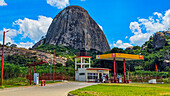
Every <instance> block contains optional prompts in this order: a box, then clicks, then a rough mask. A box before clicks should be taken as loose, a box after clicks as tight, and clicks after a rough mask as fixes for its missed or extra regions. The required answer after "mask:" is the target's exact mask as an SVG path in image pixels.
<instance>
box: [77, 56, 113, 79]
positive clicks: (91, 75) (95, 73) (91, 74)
mask: <svg viewBox="0 0 170 96" xmlns="http://www.w3.org/2000/svg"><path fill="white" fill-rule="evenodd" d="M90 60H91V56H78V57H75V80H76V81H87V82H95V81H97V80H98V81H99V80H101V79H103V81H105V80H106V79H108V78H109V71H110V69H107V68H91V65H90Z"/></svg>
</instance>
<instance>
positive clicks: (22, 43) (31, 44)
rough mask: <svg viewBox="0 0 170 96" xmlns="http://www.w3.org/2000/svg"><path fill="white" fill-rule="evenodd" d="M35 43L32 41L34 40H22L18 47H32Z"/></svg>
mask: <svg viewBox="0 0 170 96" xmlns="http://www.w3.org/2000/svg"><path fill="white" fill-rule="evenodd" d="M33 45H34V44H33V43H32V42H28V41H27V42H26V43H24V42H20V43H19V44H18V47H21V48H27V49H28V48H30V47H32V46H33Z"/></svg>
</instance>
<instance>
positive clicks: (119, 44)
mask: <svg viewBox="0 0 170 96" xmlns="http://www.w3.org/2000/svg"><path fill="white" fill-rule="evenodd" d="M129 46H132V45H131V44H129V43H123V42H122V40H118V41H117V42H116V43H114V42H113V44H110V47H118V48H124V49H125V48H127V47H129Z"/></svg>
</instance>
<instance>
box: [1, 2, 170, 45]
mask: <svg viewBox="0 0 170 96" xmlns="http://www.w3.org/2000/svg"><path fill="white" fill-rule="evenodd" d="M169 4H170V0H0V36H1V38H0V43H1V42H2V33H3V31H4V30H10V32H9V33H7V36H6V42H11V43H14V44H17V45H18V46H19V47H25V48H28V47H31V46H32V45H33V44H35V43H36V42H37V41H38V40H40V38H41V37H42V36H43V35H45V34H46V31H47V29H48V27H49V25H50V23H51V21H52V19H53V18H54V17H55V16H56V15H57V14H58V13H59V12H60V11H61V10H62V9H63V8H65V7H66V6H69V5H78V6H81V7H83V8H84V9H86V10H87V11H88V13H89V14H90V16H91V17H92V18H93V19H94V20H95V21H96V22H97V23H98V24H99V25H100V26H101V27H102V29H103V32H104V33H105V35H106V37H107V40H108V42H109V44H110V46H111V48H113V47H119V48H126V47H128V46H131V45H142V44H143V43H144V42H145V41H147V40H148V38H149V37H150V36H151V35H152V34H154V33H155V32H157V31H163V30H167V29H168V28H170V5H169Z"/></svg>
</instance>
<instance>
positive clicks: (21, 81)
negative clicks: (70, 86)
mask: <svg viewBox="0 0 170 96" xmlns="http://www.w3.org/2000/svg"><path fill="white" fill-rule="evenodd" d="M58 82H62V81H54V82H53V81H46V84H51V83H58ZM33 83H34V81H31V84H32V85H33ZM39 84H41V81H39ZM3 86H4V87H3V88H1V87H0V89H4V88H10V87H20V86H30V81H29V80H28V79H26V78H22V77H18V78H13V79H7V80H3Z"/></svg>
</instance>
